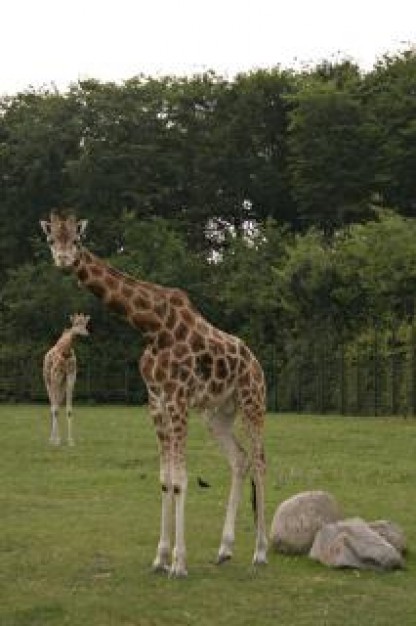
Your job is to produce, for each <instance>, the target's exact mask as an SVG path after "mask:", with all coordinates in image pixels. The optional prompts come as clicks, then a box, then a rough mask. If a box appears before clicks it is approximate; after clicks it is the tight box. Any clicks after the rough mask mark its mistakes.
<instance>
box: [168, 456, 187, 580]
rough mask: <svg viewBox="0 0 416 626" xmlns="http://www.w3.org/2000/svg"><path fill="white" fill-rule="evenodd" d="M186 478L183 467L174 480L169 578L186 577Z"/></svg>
mask: <svg viewBox="0 0 416 626" xmlns="http://www.w3.org/2000/svg"><path fill="white" fill-rule="evenodd" d="M187 482H188V480H187V476H186V471H185V467H182V468H181V471H180V473H179V475H178V474H177V476H176V477H175V479H174V483H173V494H174V501H175V546H174V548H173V553H172V565H171V568H170V572H169V574H170V576H172V577H183V576H187V575H188V571H187V568H186V547H185V501H186V492H187Z"/></svg>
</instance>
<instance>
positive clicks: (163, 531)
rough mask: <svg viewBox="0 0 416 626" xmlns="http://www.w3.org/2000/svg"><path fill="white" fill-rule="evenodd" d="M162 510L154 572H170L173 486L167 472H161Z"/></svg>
mask: <svg viewBox="0 0 416 626" xmlns="http://www.w3.org/2000/svg"><path fill="white" fill-rule="evenodd" d="M161 485H162V511H161V519H160V539H159V543H158V546H157V551H156V557H155V559H154V561H153V571H154V572H169V563H170V533H171V527H172V503H173V499H172V487H171V482H170V480H169V478H168V477H167V476H166V474H165V472H163V473H162V472H161Z"/></svg>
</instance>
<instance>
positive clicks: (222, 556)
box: [215, 554, 232, 565]
mask: <svg viewBox="0 0 416 626" xmlns="http://www.w3.org/2000/svg"><path fill="white" fill-rule="evenodd" d="M231 557H232V555H231V554H219V555H218V557H217V560H216V561H215V564H216V565H222V564H223V563H227V561H231Z"/></svg>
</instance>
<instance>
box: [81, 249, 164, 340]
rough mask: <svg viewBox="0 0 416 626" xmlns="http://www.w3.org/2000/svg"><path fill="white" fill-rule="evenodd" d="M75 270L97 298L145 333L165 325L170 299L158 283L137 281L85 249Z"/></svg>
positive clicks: (157, 329) (147, 333)
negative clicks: (164, 319)
mask: <svg viewBox="0 0 416 626" xmlns="http://www.w3.org/2000/svg"><path fill="white" fill-rule="evenodd" d="M73 270H74V272H75V274H76V276H77V277H78V280H79V281H80V282H81V283H82V284H83V285H85V287H86V288H87V289H88V290H89V291H91V292H92V293H93V294H94V295H95V296H96V297H97V298H99V299H100V300H102V301H103V302H104V304H105V305H106V306H107V307H108V308H110V309H112V310H113V311H115V312H116V313H117V314H118V315H120V316H121V317H123V318H124V319H125V320H127V321H128V322H129V323H130V324H131V326H133V327H134V328H136V329H138V330H140V331H142V332H143V333H144V334H145V335H152V334H154V333H157V332H158V331H159V330H160V329H161V327H162V325H163V322H162V320H163V317H164V316H165V315H166V313H167V307H168V302H167V298H165V297H164V292H165V291H166V290H164V289H163V288H162V287H160V286H159V285H153V284H152V283H147V282H145V281H139V280H136V279H134V278H132V277H130V276H128V275H127V274H124V273H122V272H120V271H119V270H117V269H116V268H114V267H112V266H111V265H109V264H108V263H106V262H105V261H103V260H102V259H100V258H99V257H97V256H95V255H94V254H92V253H91V252H89V250H87V249H86V248H82V249H81V250H80V252H79V255H78V257H77V259H76V261H75V263H74V266H73Z"/></svg>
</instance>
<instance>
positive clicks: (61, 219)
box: [40, 211, 88, 268]
mask: <svg viewBox="0 0 416 626" xmlns="http://www.w3.org/2000/svg"><path fill="white" fill-rule="evenodd" d="M87 224H88V221H87V220H80V221H77V220H76V218H75V215H74V214H73V213H69V214H68V215H61V214H58V213H57V212H55V211H52V213H51V215H50V221H49V222H47V221H45V220H41V222H40V225H41V228H42V230H43V232H44V233H45V235H46V239H47V242H48V244H49V247H50V249H51V252H52V257H53V260H54V262H55V265H57V266H58V267H63V268H65V267H71V266H72V265H73V264H74V261H75V260H76V258H77V255H78V252H79V249H80V247H81V239H82V235H83V234H84V232H85V229H86V228H87Z"/></svg>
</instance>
